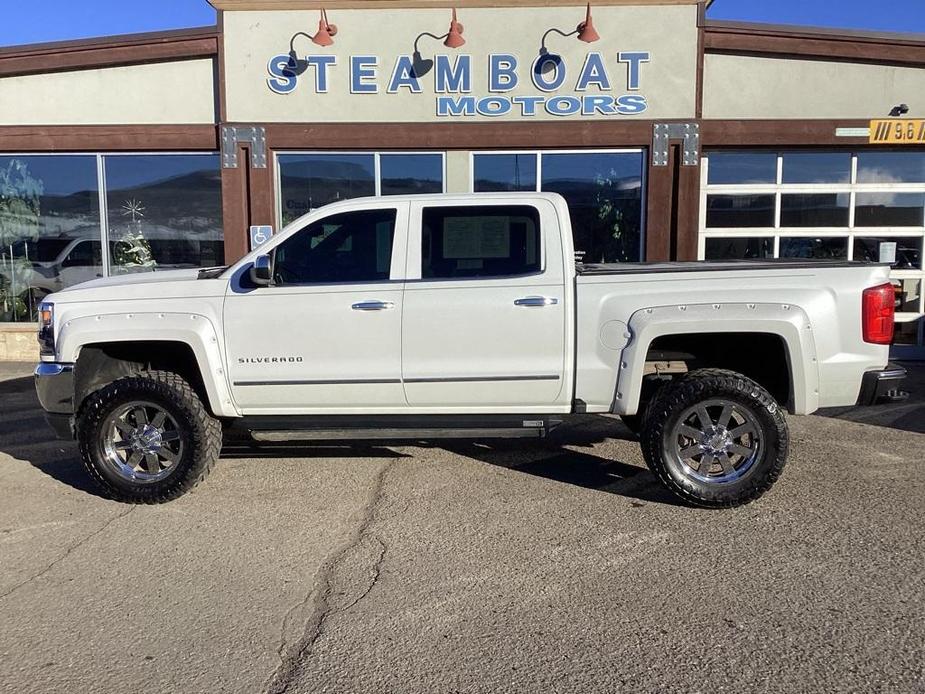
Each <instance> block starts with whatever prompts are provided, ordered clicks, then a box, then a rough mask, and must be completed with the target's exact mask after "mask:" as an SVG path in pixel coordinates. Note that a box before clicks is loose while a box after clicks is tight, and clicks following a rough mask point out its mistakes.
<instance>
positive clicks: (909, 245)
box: [854, 236, 922, 270]
mask: <svg viewBox="0 0 925 694" xmlns="http://www.w3.org/2000/svg"><path fill="white" fill-rule="evenodd" d="M894 253H895V255H896V262H895V263H893V267H894V268H896V269H898V270H919V269H921V267H922V238H921V237H915V238H909V237H900V238H897V237H895V236H894V237H891V238H887V237H881V238H870V237H867V238H855V239H854V259H855V260H865V261H868V262H871V263H880V262H884V263H885V262H887V256H889V255H893V254H894Z"/></svg>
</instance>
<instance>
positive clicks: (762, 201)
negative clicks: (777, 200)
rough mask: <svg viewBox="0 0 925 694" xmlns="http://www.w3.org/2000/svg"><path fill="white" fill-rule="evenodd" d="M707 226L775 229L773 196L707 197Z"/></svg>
mask: <svg viewBox="0 0 925 694" xmlns="http://www.w3.org/2000/svg"><path fill="white" fill-rule="evenodd" d="M707 226H708V227H712V228H718V229H729V228H733V227H740V228H741V227H773V226H774V196H773V195H710V196H709V197H707Z"/></svg>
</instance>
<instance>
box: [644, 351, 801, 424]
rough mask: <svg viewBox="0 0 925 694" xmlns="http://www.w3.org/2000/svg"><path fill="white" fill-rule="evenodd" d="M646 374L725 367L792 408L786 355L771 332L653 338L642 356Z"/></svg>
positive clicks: (788, 364)
mask: <svg viewBox="0 0 925 694" xmlns="http://www.w3.org/2000/svg"><path fill="white" fill-rule="evenodd" d="M646 365H647V373H654V374H663V373H671V372H675V373H678V372H684V371H693V370H695V369H704V368H719V369H729V370H730V371H735V372H737V373H740V374H742V375H743V376H748V377H749V378H750V379H752V380H753V381H755V382H757V383H758V384H760V385H761V386H763V387H764V388H765V389H767V391H768V392H769V393H770V394H771V395H772V396H774V399H775V400H777V402H778V403H780V404H781V405H782V406H784V407H786V408H788V409H790V410H792V409H793V383H792V381H791V377H790V354H789V352H788V350H787V344H786V343H785V342H784V340H783V338H782V337H781V336H780V335H775V334H773V333H697V334H694V335H663V336H662V337H659V338H656V339H655V340H654V341H653V342H652V344H651V345H649V351H648V353H647V355H646Z"/></svg>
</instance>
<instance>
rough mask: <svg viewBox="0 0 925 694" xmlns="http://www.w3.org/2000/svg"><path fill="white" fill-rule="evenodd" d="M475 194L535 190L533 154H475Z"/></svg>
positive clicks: (534, 161) (534, 158)
mask: <svg viewBox="0 0 925 694" xmlns="http://www.w3.org/2000/svg"><path fill="white" fill-rule="evenodd" d="M473 164H474V176H473V179H474V181H475V192H476V193H496V192H511V191H524V190H536V155H535V154H476V155H475V157H474V158H473Z"/></svg>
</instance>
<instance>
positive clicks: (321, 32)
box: [286, 8, 337, 75]
mask: <svg viewBox="0 0 925 694" xmlns="http://www.w3.org/2000/svg"><path fill="white" fill-rule="evenodd" d="M300 36H304V37H305V38H307V39H308V40H309V41H311V42H312V43H314V44H316V45H318V46H333V45H334V38H333V37H335V36H337V26H336V25H334V24H331V23H330V22H329V21H328V13H327V10H325V9H324V8H322V9H321V19H319V20H318V31H317V32H315V34H314V35H310V34H306V33H305V32H304V31H297V32H296V33H294V34H293V35H292V38H291V39H289V62H288V63H287V64H286V69H287V70H289V71H291V72H292V73H293V74H295V75H301V74H302V73H303V72H305V71H306V70H307V69H308V61H307V60H303V59H300V58H299V56H298V55H297V54H296V52H295V40H296V39H297V38H299V37H300Z"/></svg>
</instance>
